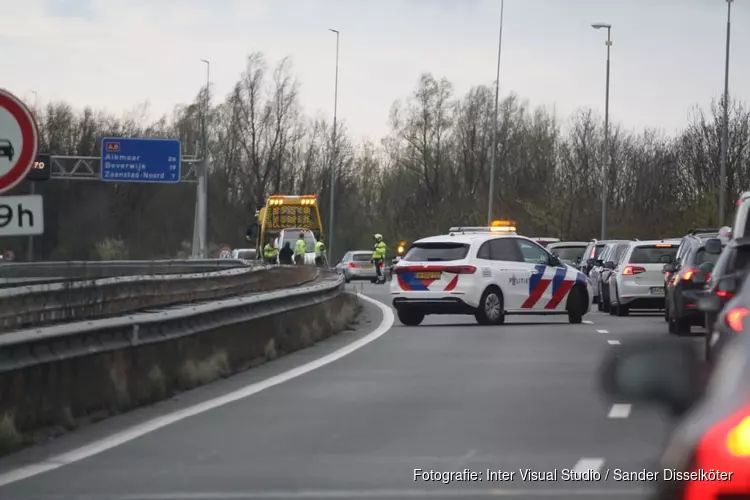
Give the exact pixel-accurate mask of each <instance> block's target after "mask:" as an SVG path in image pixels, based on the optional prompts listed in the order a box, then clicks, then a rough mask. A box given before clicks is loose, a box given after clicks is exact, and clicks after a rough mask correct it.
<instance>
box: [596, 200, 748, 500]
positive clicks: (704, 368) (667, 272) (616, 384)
mask: <svg viewBox="0 0 750 500" xmlns="http://www.w3.org/2000/svg"><path fill="white" fill-rule="evenodd" d="M749 215H750V192H746V193H744V194H743V195H742V196H741V197H740V198H739V200H738V201H737V207H736V212H735V217H734V220H733V224H732V226H731V228H729V227H724V228H721V229H714V228H702V229H695V230H693V231H691V232H690V233H689V234H687V235H685V236H684V237H683V238H682V240H681V241H680V244H679V246H678V249H677V251H676V253H675V256H674V259H672V260H671V261H670V262H667V263H665V264H664V268H663V276H664V278H663V280H664V281H663V283H664V288H665V292H666V293H665V300H664V306H663V307H664V311H665V315H664V319H665V321H666V322H667V323H668V332H669V333H670V334H672V335H674V336H679V335H685V334H687V333H690V332H691V328H692V327H693V326H696V325H699V326H705V340H704V342H703V348H702V349H695V345H693V344H692V343H691V342H685V341H680V342H675V340H676V339H674V338H670V337H669V336H664V337H661V338H654V339H645V340H638V341H631V342H628V343H623V345H621V346H617V349H613V350H612V351H611V352H610V353H609V354H608V356H607V357H606V358H605V360H604V362H603V364H602V370H601V373H600V384H601V387H602V389H603V392H604V393H605V394H606V395H608V396H609V397H610V398H611V400H612V401H617V402H622V401H628V402H630V403H643V404H655V405H659V406H661V407H662V408H664V409H665V410H666V411H667V412H668V413H669V414H670V415H671V416H672V417H673V418H674V419H675V423H676V425H675V428H674V430H673V432H672V434H671V436H670V438H669V441H668V443H667V446H666V448H665V450H664V453H663V455H662V457H661V459H660V468H661V467H663V469H664V470H680V471H685V477H684V478H683V480H680V481H668V480H665V479H659V480H657V482H656V486H657V492H656V496H655V498H659V499H664V500H667V499H669V500H671V499H689V500H692V499H696V500H697V499H722V498H727V499H729V498H750V384H748V381H750V321H748V320H747V317H748V316H750V282H749V281H748V280H747V279H746V277H747V272H748V269H750V225H749V223H750V217H749ZM598 260H602V259H601V258H600V259H598ZM597 263H598V262H594V263H593V264H594V265H595V264H597ZM625 265H628V264H625ZM618 266H619V267H622V266H623V262H622V260H620V261H618ZM592 269H593V266H592ZM609 279H610V280H611V279H612V278H609ZM608 303H609V304H610V305H611V304H612V303H613V299H612V298H610V299H608V300H607V299H605V300H604V305H605V306H606V304H608ZM686 340H687V339H686ZM718 473H721V477H719V475H718Z"/></svg>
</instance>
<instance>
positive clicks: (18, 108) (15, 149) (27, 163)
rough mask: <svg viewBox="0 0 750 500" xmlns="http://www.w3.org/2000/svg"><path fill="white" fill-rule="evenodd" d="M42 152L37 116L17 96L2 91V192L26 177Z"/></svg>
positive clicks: (0, 168) (0, 99)
mask: <svg viewBox="0 0 750 500" xmlns="http://www.w3.org/2000/svg"><path fill="white" fill-rule="evenodd" d="M38 150H39V127H37V124H36V120H35V119H34V114H33V113H32V112H31V110H30V109H29V108H28V107H26V105H25V104H24V103H23V102H21V100H20V99H18V98H17V97H16V96H14V95H13V94H11V93H10V92H8V91H7V90H4V89H0V193H4V192H5V191H8V190H10V189H13V187H14V186H15V185H16V184H18V183H19V182H21V181H22V180H24V179H25V178H26V175H27V174H28V173H29V170H31V166H32V165H33V164H34V160H35V159H36V155H37V152H38Z"/></svg>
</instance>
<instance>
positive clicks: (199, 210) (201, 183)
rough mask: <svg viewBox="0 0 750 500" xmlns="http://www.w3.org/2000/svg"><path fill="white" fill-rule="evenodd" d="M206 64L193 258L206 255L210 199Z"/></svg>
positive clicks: (208, 79)
mask: <svg viewBox="0 0 750 500" xmlns="http://www.w3.org/2000/svg"><path fill="white" fill-rule="evenodd" d="M200 61H201V62H202V63H204V64H205V65H206V96H205V100H204V104H203V120H201V121H202V123H201V136H202V140H203V167H202V168H200V169H198V184H197V186H196V195H195V218H194V221H193V251H192V256H193V258H199V257H206V226H207V224H206V218H207V211H206V205H207V199H208V133H207V131H206V120H207V119H208V104H209V97H208V96H209V94H208V89H209V84H210V81H211V63H210V62H209V61H207V60H206V59H201V60H200ZM196 142H197V141H196Z"/></svg>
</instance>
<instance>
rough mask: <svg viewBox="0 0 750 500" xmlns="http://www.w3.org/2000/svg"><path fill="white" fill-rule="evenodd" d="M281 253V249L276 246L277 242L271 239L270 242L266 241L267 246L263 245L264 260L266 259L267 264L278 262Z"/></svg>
mask: <svg viewBox="0 0 750 500" xmlns="http://www.w3.org/2000/svg"><path fill="white" fill-rule="evenodd" d="M278 255H279V249H278V248H276V242H275V241H273V240H271V241H269V242H268V243H266V246H265V247H263V260H265V261H266V264H276V257H278Z"/></svg>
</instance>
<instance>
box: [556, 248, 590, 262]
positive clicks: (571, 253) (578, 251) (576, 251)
mask: <svg viewBox="0 0 750 500" xmlns="http://www.w3.org/2000/svg"><path fill="white" fill-rule="evenodd" d="M549 250H550V252H552V253H555V254H557V256H558V257H560V258H561V259H563V260H577V259H580V258H581V257H583V252H584V251H585V250H586V247H581V246H578V247H554V248H550V249H549Z"/></svg>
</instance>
